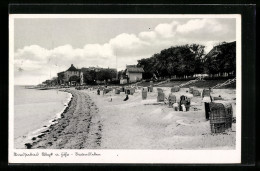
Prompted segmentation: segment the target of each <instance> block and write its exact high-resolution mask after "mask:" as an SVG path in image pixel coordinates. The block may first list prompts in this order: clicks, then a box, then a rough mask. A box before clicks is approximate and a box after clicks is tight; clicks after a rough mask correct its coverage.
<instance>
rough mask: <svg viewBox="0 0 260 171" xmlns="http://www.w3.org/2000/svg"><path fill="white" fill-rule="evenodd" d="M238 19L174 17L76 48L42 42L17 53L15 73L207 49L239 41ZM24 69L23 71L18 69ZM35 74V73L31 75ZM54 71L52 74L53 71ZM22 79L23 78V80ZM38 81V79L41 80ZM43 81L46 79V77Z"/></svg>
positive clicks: (40, 72)
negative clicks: (189, 47)
mask: <svg viewBox="0 0 260 171" xmlns="http://www.w3.org/2000/svg"><path fill="white" fill-rule="evenodd" d="M234 21H235V20H227V19H190V20H187V21H186V22H179V21H176V20H173V21H172V22H171V23H161V24H158V25H157V26H156V27H154V29H153V30H151V31H145V32H140V33H137V34H129V33H122V34H119V35H117V36H115V37H113V38H111V39H110V40H109V41H108V42H107V43H104V44H86V45H85V46H84V47H82V48H74V47H72V46H71V45H70V44H65V45H63V46H59V47H56V48H54V49H45V48H43V47H40V46H38V45H30V46H25V47H24V48H22V49H18V50H17V51H16V52H15V55H14V60H15V61H14V65H15V76H16V78H18V77H19V79H20V77H22V76H24V77H27V78H32V77H33V76H34V77H35V78H36V77H37V75H38V76H42V78H48V77H49V75H52V76H55V75H56V73H57V72H60V71H63V70H66V69H67V68H68V67H69V66H70V65H71V64H74V65H75V66H76V67H78V68H81V67H89V66H97V65H98V66H100V67H114V68H115V67H116V66H117V67H118V68H119V69H123V68H124V67H125V65H126V64H136V63H137V60H138V59H141V58H147V57H150V56H152V55H153V54H155V53H159V52H160V51H161V50H162V49H165V48H169V47H171V46H175V45H182V44H191V43H198V44H202V45H205V46H206V48H205V51H206V52H208V51H209V50H211V48H212V47H213V45H215V44H216V43H219V42H221V41H234V40H235V31H234V30H235V22H234ZM19 68H22V69H23V71H22V72H21V71H18V70H19ZM30 73H31V74H30ZM50 73H52V74H50ZM20 80H21V79H20ZM37 80H38V79H37ZM42 81H43V80H42Z"/></svg>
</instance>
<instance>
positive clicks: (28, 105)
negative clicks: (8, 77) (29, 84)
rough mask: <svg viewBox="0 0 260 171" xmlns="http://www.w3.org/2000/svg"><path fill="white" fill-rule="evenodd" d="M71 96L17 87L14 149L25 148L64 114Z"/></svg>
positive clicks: (64, 93) (54, 90)
mask: <svg viewBox="0 0 260 171" xmlns="http://www.w3.org/2000/svg"><path fill="white" fill-rule="evenodd" d="M70 96H71V95H70V94H69V93H66V92H61V91H58V90H57V89H53V90H37V89H26V88H25V87H24V86H15V87H14V128H13V131H14V147H15V148H25V146H24V144H25V143H28V142H30V141H31V138H32V137H33V136H36V135H37V134H39V133H40V132H41V131H43V130H44V129H46V128H47V126H49V125H50V124H51V121H52V120H53V119H55V118H57V117H58V114H60V113H62V111H63V110H64V107H65V106H66V103H67V102H68V99H69V98H70ZM11 129H12V128H11Z"/></svg>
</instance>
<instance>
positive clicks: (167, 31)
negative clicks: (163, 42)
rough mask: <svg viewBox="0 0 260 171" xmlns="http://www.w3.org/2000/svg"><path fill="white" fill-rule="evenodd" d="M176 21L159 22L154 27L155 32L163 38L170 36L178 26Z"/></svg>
mask: <svg viewBox="0 0 260 171" xmlns="http://www.w3.org/2000/svg"><path fill="white" fill-rule="evenodd" d="M178 24H179V23H178V22H176V21H173V22H172V23H170V24H168V23H164V24H159V25H157V26H156V27H155V29H154V30H155V32H156V33H157V34H159V35H160V36H161V37H163V38H171V37H173V36H174V35H175V34H176V28H177V26H178Z"/></svg>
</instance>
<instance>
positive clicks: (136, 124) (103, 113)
mask: <svg viewBox="0 0 260 171" xmlns="http://www.w3.org/2000/svg"><path fill="white" fill-rule="evenodd" d="M163 89H164V92H165V94H166V97H168V94H169V93H170V88H163ZM186 90H187V88H182V89H181V91H180V92H176V93H175V95H176V97H177V100H178V99H179V97H180V96H181V95H182V94H184V93H185V92H186ZM66 91H67V92H69V93H71V94H72V95H73V97H72V100H71V102H70V103H69V105H68V108H67V109H66V110H65V111H64V113H63V114H62V116H61V118H60V119H58V120H57V123H55V124H53V125H51V126H50V127H49V129H48V130H46V131H44V132H42V134H41V135H39V136H38V137H34V138H33V143H29V144H27V148H44V149H45V148H49V149H235V138H236V124H235V123H233V124H232V130H229V131H226V132H224V133H221V134H212V133H211V131H210V123H209V121H206V119H205V112H204V107H203V105H202V100H201V97H192V101H191V108H190V111H188V112H182V111H173V109H172V108H170V107H169V106H168V105H166V104H164V103H163V102H161V103H157V102H156V97H157V90H156V89H155V91H154V92H149V93H148V98H147V99H146V100H142V96H141V90H136V92H135V93H134V95H129V100H128V101H123V99H124V98H125V93H123V92H121V93H120V94H119V95H118V94H115V93H114V92H113V91H111V92H109V93H107V94H105V95H103V93H102V91H101V95H97V93H96V90H89V89H87V90H74V89H68V90H66ZM219 93H221V94H222V97H223V98H224V99H225V100H229V101H231V102H232V105H234V107H235V100H234V97H235V90H233V89H224V90H214V92H213V96H214V95H215V96H218V94H219ZM111 99H112V100H111ZM233 115H234V116H235V111H234V114H233Z"/></svg>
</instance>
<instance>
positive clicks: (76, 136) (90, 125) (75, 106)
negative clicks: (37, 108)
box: [25, 89, 102, 149]
mask: <svg viewBox="0 0 260 171" xmlns="http://www.w3.org/2000/svg"><path fill="white" fill-rule="evenodd" d="M65 91H66V92H68V93H70V94H72V98H71V100H70V102H69V103H68V105H67V107H66V108H65V110H64V111H63V112H62V114H61V117H60V118H58V119H57V120H54V121H55V123H54V124H51V125H50V126H49V127H48V128H46V130H45V131H43V132H41V134H40V135H38V136H37V137H34V138H33V139H32V140H33V142H32V143H26V144H25V146H26V148H27V149H30V148H33V149H39V148H43V149H48V148H51V149H62V148H73V149H74V148H75V149H81V148H91V147H93V148H98V147H99V145H100V139H101V135H100V134H101V133H100V132H101V131H102V124H101V123H100V119H99V118H98V117H97V116H98V115H97V106H96V105H95V104H94V103H93V102H92V101H91V99H90V98H89V97H88V95H87V94H85V93H82V92H77V91H75V90H71V89H69V90H65ZM86 104H88V105H86ZM83 105H84V106H85V105H86V107H83ZM93 129H94V130H93ZM92 134H94V136H93V135H92ZM86 138H88V140H89V139H92V141H95V143H88V142H86ZM68 146H69V147H68Z"/></svg>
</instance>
